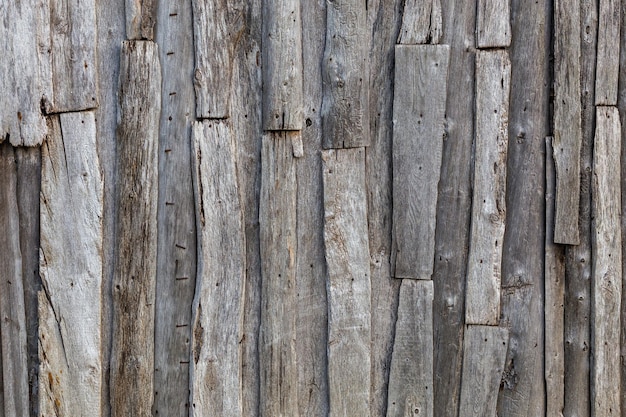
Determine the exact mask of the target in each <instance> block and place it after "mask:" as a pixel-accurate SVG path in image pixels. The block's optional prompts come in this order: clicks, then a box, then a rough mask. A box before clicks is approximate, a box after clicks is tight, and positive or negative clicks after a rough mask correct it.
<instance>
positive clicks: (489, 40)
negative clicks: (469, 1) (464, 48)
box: [476, 0, 511, 48]
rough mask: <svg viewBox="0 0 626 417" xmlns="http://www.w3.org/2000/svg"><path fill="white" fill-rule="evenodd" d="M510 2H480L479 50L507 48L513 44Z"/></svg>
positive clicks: (478, 12)
mask: <svg viewBox="0 0 626 417" xmlns="http://www.w3.org/2000/svg"><path fill="white" fill-rule="evenodd" d="M509 4H510V0H479V1H478V10H477V14H478V18H477V21H476V38H477V46H478V48H506V47H508V46H509V45H510V44H511V23H510V20H511V8H510V7H509Z"/></svg>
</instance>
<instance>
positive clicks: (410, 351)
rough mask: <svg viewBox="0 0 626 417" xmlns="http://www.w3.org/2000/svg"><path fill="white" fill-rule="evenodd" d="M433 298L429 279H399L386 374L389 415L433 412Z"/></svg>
mask: <svg viewBox="0 0 626 417" xmlns="http://www.w3.org/2000/svg"><path fill="white" fill-rule="evenodd" d="M433 297H434V294H433V282H432V281H415V280H411V279H404V280H402V284H401V285H400V303H399V305H398V320H397V321H396V334H395V338H394V342H393V353H392V355H391V371H390V373H389V394H388V398H387V416H388V417H396V416H397V417H406V416H407V415H408V416H414V415H419V416H420V417H421V416H426V417H432V416H433V415H434V414H433ZM406 411H409V414H406Z"/></svg>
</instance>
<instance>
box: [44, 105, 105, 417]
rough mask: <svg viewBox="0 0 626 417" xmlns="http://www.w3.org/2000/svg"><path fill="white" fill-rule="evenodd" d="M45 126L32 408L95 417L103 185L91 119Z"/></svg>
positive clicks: (86, 115)
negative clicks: (47, 132)
mask: <svg viewBox="0 0 626 417" xmlns="http://www.w3.org/2000/svg"><path fill="white" fill-rule="evenodd" d="M51 122H52V132H51V134H50V135H49V136H48V139H47V140H46V142H45V145H44V146H43V148H42V173H41V209H40V213H41V252H40V253H41V259H40V265H39V268H40V274H41V279H42V282H43V291H42V292H40V296H39V315H40V322H39V349H40V350H39V360H40V368H39V386H40V389H41V390H40V397H39V407H40V412H41V414H42V415H46V416H48V415H50V416H52V415H67V416H70V415H71V416H80V415H92V416H97V415H100V414H101V412H102V406H101V398H100V391H101V389H102V387H101V383H102V361H101V354H100V352H101V348H102V347H101V340H102V338H101V329H102V328H101V320H102V302H101V300H102V211H103V181H102V178H101V174H100V163H99V159H98V155H97V149H96V122H95V115H94V113H93V112H81V113H63V114H61V115H60V116H59V117H52V118H51ZM77 317H80V320H76V318H77Z"/></svg>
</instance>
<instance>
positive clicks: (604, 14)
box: [596, 0, 621, 106]
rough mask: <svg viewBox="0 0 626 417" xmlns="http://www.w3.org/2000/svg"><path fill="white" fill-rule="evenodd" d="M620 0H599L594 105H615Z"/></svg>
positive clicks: (617, 74)
mask: <svg viewBox="0 0 626 417" xmlns="http://www.w3.org/2000/svg"><path fill="white" fill-rule="evenodd" d="M620 4H621V3H620V2H619V1H618V0H600V1H599V17H598V55H597V57H596V105H597V106H599V105H604V106H615V105H616V104H617V87H618V78H619V50H620V42H619V39H620Z"/></svg>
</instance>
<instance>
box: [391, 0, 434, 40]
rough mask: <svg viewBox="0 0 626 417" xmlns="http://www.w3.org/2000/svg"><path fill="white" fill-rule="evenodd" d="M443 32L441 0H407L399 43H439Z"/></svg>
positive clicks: (403, 11)
mask: <svg viewBox="0 0 626 417" xmlns="http://www.w3.org/2000/svg"><path fill="white" fill-rule="evenodd" d="M442 32H443V24H442V15H441V0H427V1H420V0H406V2H405V3H404V9H403V10H402V27H401V28H400V35H399V36H398V44H400V45H419V44H427V43H432V44H438V43H440V41H441V36H442Z"/></svg>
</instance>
